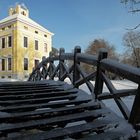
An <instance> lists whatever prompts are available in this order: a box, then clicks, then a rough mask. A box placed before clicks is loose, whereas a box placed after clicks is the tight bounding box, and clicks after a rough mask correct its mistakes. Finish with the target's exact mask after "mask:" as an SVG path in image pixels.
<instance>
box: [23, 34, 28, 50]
mask: <svg viewBox="0 0 140 140" xmlns="http://www.w3.org/2000/svg"><path fill="white" fill-rule="evenodd" d="M24 47H25V48H27V47H28V38H27V37H24Z"/></svg>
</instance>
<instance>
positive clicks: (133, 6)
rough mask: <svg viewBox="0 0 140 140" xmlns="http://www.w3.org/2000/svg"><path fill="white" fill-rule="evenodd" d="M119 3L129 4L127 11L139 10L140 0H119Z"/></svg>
mask: <svg viewBox="0 0 140 140" xmlns="http://www.w3.org/2000/svg"><path fill="white" fill-rule="evenodd" d="M121 3H124V4H125V5H128V6H129V7H128V8H129V12H132V13H135V12H140V7H139V4H140V0H121Z"/></svg>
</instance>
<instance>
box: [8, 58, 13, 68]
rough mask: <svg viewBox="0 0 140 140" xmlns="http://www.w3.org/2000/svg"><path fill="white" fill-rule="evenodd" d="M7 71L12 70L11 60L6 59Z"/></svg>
mask: <svg viewBox="0 0 140 140" xmlns="http://www.w3.org/2000/svg"><path fill="white" fill-rule="evenodd" d="M8 70H12V59H11V58H8Z"/></svg>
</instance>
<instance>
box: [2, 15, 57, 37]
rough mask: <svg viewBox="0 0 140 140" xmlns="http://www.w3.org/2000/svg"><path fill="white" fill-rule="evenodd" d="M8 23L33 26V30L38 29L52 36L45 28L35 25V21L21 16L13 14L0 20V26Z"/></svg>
mask: <svg viewBox="0 0 140 140" xmlns="http://www.w3.org/2000/svg"><path fill="white" fill-rule="evenodd" d="M9 21H20V22H23V23H26V24H29V25H30V26H33V27H35V28H38V29H39V30H42V31H45V32H48V33H49V34H51V35H54V34H53V33H52V32H50V31H49V30H47V29H46V28H44V27H43V26H41V25H39V24H38V23H36V22H35V21H33V20H32V19H31V18H29V17H26V16H24V15H21V14H14V15H11V16H8V17H6V18H4V19H2V20H0V25H3V24H6V23H8V22H9Z"/></svg>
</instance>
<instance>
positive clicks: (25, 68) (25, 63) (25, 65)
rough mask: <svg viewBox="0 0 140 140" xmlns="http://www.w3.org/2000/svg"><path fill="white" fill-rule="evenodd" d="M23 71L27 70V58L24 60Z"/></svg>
mask: <svg viewBox="0 0 140 140" xmlns="http://www.w3.org/2000/svg"><path fill="white" fill-rule="evenodd" d="M24 70H28V58H24Z"/></svg>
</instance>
